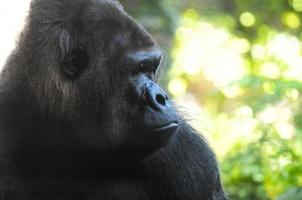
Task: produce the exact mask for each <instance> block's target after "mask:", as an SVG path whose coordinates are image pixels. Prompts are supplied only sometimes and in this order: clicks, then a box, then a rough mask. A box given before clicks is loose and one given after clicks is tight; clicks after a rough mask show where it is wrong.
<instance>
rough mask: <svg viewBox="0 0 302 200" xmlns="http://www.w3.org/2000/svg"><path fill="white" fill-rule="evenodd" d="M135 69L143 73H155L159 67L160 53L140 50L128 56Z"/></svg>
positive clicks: (153, 50)
mask: <svg viewBox="0 0 302 200" xmlns="http://www.w3.org/2000/svg"><path fill="white" fill-rule="evenodd" d="M129 57H130V59H131V60H132V62H133V63H134V65H135V68H136V69H138V70H139V71H143V72H155V71H156V69H157V68H158V66H159V65H160V62H161V59H162V53H161V51H160V50H158V49H152V50H141V51H138V52H135V53H130V54H129Z"/></svg>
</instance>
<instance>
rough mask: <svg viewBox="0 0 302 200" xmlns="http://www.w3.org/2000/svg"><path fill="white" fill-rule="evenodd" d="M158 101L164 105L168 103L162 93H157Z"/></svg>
mask: <svg viewBox="0 0 302 200" xmlns="http://www.w3.org/2000/svg"><path fill="white" fill-rule="evenodd" d="M156 101H157V102H158V103H159V104H161V105H163V106H165V105H166V98H165V97H164V96H163V95H162V94H157V95H156Z"/></svg>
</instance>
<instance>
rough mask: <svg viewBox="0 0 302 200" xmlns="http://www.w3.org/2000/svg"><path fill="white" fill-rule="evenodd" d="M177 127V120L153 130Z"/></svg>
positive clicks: (158, 130)
mask: <svg viewBox="0 0 302 200" xmlns="http://www.w3.org/2000/svg"><path fill="white" fill-rule="evenodd" d="M177 127H178V123H177V122H171V123H169V124H166V125H163V126H161V127H157V128H153V129H152V131H154V132H160V131H166V130H172V129H176V128H177Z"/></svg>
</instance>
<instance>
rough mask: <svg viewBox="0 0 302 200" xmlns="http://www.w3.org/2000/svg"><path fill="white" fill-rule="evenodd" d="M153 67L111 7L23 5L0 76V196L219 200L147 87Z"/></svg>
mask: <svg viewBox="0 0 302 200" xmlns="http://www.w3.org/2000/svg"><path fill="white" fill-rule="evenodd" d="M161 59H162V55H161V51H160V50H159V48H158V46H157V44H156V43H155V42H154V41H153V39H152V38H151V36H150V35H149V34H148V33H147V32H146V31H145V30H144V29H143V28H142V27H141V26H140V25H139V24H137V23H136V22H135V21H134V20H133V19H132V18H131V17H129V16H128V15H127V14H126V13H125V12H124V10H123V8H122V6H121V5H120V4H119V3H118V2H117V1H113V0H51V1H50V0H33V1H32V3H31V10H30V13H29V17H28V20H27V23H26V26H25V28H24V30H23V32H22V34H21V35H20V40H19V42H18V46H17V48H16V49H15V51H14V52H13V53H12V55H11V56H10V58H9V60H8V62H7V64H6V66H5V68H4V69H3V71H2V74H1V80H0V144H1V145H0V196H1V197H3V196H5V197H7V198H4V199H45V197H47V198H46V199H88V200H89V199H148V200H149V199H165V200H166V199H173V200H174V199H204V200H210V199H213V200H218V199H219V200H223V199H225V197H224V193H223V189H222V186H221V183H220V178H219V171H218V168H217V164H216V160H215V156H214V154H213V153H212V151H211V150H210V148H209V147H208V145H207V143H206V142H205V141H204V140H203V138H202V137H200V135H198V133H197V132H196V131H195V130H194V129H193V128H191V127H190V125H189V124H187V123H186V122H185V121H184V120H182V118H181V117H180V116H179V115H178V114H177V112H176V111H175V109H174V108H173V106H172V105H171V102H170V101H169V99H168V97H167V94H166V93H165V92H164V91H163V90H162V89H161V88H160V87H159V86H158V84H157V83H156V80H157V77H158V71H159V66H160V63H161ZM27 197H28V198H27ZM52 197H53V198H52ZM75 197H76V198H75ZM126 197H128V198H126Z"/></svg>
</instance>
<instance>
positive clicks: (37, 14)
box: [30, 0, 126, 24]
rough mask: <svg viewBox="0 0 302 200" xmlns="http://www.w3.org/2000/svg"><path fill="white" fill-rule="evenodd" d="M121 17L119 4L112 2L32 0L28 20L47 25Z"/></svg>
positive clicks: (100, 0)
mask: <svg viewBox="0 0 302 200" xmlns="http://www.w3.org/2000/svg"><path fill="white" fill-rule="evenodd" d="M121 15H126V13H125V12H124V11H123V8H122V6H121V4H120V3H118V2H117V1H112V0H51V1H47V0H33V1H32V3H31V17H30V18H31V19H33V20H35V19H38V20H39V21H41V23H44V24H48V23H58V22H72V21H73V20H75V19H82V20H89V21H93V20H95V21H100V20H104V19H108V18H119V16H121Z"/></svg>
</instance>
